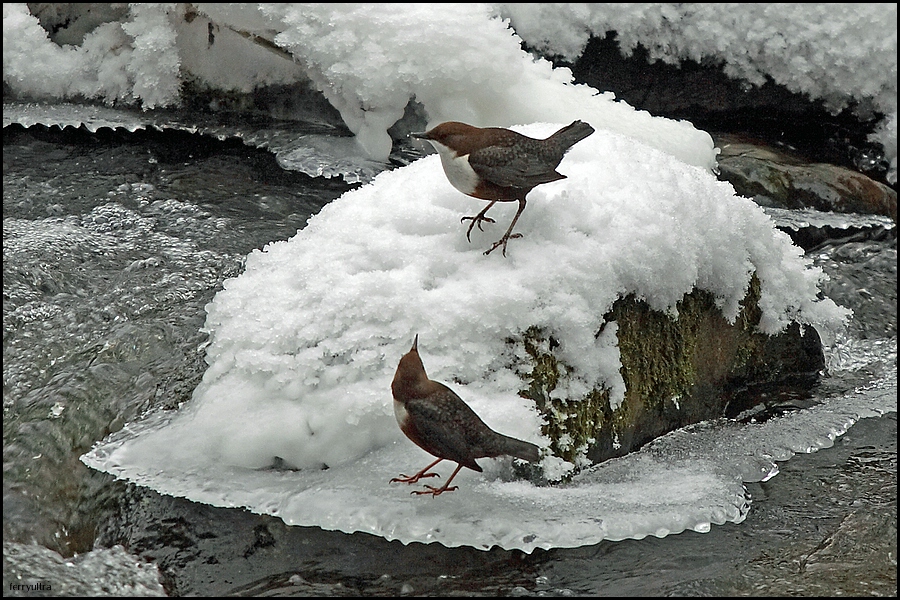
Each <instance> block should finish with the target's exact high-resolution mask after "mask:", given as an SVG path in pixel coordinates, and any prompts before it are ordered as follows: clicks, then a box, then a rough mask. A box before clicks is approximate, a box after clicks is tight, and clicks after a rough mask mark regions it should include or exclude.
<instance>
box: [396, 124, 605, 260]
mask: <svg viewBox="0 0 900 600" xmlns="http://www.w3.org/2000/svg"><path fill="white" fill-rule="evenodd" d="M592 133H594V128H593V127H591V126H590V125H588V124H587V123H585V122H584V121H575V122H574V123H572V124H571V125H567V126H566V127H563V128H562V129H560V130H559V131H557V132H556V133H554V134H553V135H551V136H550V137H548V138H547V139H544V140H537V139H534V138H530V137H528V136H526V135H522V134H521V133H516V132H515V131H511V130H509V129H503V128H502V127H484V128H482V127H473V126H472V125H466V124H465V123H459V122H457V121H448V122H446V123H441V124H440V125H438V126H436V127H434V128H433V129H429V130H428V131H426V132H425V133H412V134H410V135H411V136H413V137H415V138H419V139H423V140H428V141H429V142H431V145H432V146H434V147H435V149H436V150H437V151H438V153H440V155H441V165H443V167H444V173H445V174H446V175H447V179H449V180H450V183H451V184H452V185H453V187H455V188H456V189H458V190H459V191H461V192H462V193H463V194H466V195H468V196H472V197H473V198H480V199H481V200H489V201H490V203H489V204H488V205H487V206H486V207H484V210H482V211H481V212H480V213H478V214H477V215H475V216H474V217H463V218H462V219H461V220H463V221H465V220H467V219H471V220H472V223H471V224H470V225H469V229H468V231H466V238H467V239H468V240H469V241H470V242H471V241H472V239H471V233H472V227H474V226H475V225H478V229H481V223H482V221H487V222H488V223H493V222H494V220H493V219H491V218H490V217H487V216H485V214H486V213H487V211H488V210H489V209H490V208H491V207H492V206H493V205H494V204H495V203H497V202H512V201H513V200H516V201H518V202H519V210H517V211H516V216H515V217H513V220H512V223H510V224H509V229H507V230H506V233H504V234H503V237H502V238H500V239H499V240H498V241H497V242H495V243H494V245H493V246H491V247H490V248H489V249H488V250H487V251H486V252H485V254H490V253H491V252H493V251H494V250H496V249H497V248H498V247H499V246H503V255H504V256H506V244H507V242H508V241H509V240H510V239H511V238H517V237H522V234H521V233H512V230H513V227H514V226H515V224H516V221H518V220H519V215H521V214H522V211H523V210H525V196H526V195H527V194H528V192H530V191H531V190H532V189H533V188H534V187H535V186H538V185H540V184H542V183H549V182H551V181H557V180H559V179H565V178H566V176H565V175H562V174H560V173H557V172H556V167H557V166H559V163H560V162H561V161H562V159H563V156H564V155H565V153H566V152H567V151H568V150H569V148H571V147H572V146H574V145H575V144H577V143H578V142H579V141H581V140H583V139H584V138H586V137H587V136H589V135H591V134H592ZM482 231H483V229H482Z"/></svg>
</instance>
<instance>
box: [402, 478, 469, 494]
mask: <svg viewBox="0 0 900 600" xmlns="http://www.w3.org/2000/svg"><path fill="white" fill-rule="evenodd" d="M447 483H450V482H449V481H448V482H447ZM425 487H426V488H428V489H427V490H413V491H411V492H410V494H415V495H416V496H424V495H425V494H431V495H432V497H433V496H440V495H441V494H443V493H444V492H452V491H454V490H458V489H459V486H458V485H454V486H450V487H447V486H446V485H445V486H444V487H440V488H436V487H431V486H430V485H426V486H425Z"/></svg>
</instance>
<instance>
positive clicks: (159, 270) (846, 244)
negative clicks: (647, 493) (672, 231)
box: [3, 126, 897, 596]
mask: <svg viewBox="0 0 900 600" xmlns="http://www.w3.org/2000/svg"><path fill="white" fill-rule="evenodd" d="M3 162H4V166H3V201H4V204H3V206H4V209H3V256H4V259H3V292H4V303H3V325H4V338H3V340H4V344H3V359H4V360H3V373H4V419H3V437H4V582H5V585H6V582H10V585H12V583H13V582H16V581H18V582H21V583H23V584H25V583H34V582H40V583H42V585H46V586H49V587H48V589H47V590H45V591H44V592H43V593H46V594H48V595H57V594H73V595H82V594H84V595H87V594H97V593H113V594H138V595H142V594H147V593H159V592H161V591H162V590H161V589H160V588H159V587H158V586H155V585H154V583H153V579H154V578H153V577H152V575H153V570H152V567H147V566H142V567H138V566H135V563H136V562H140V561H136V560H135V559H134V557H135V556H136V557H140V558H141V559H143V561H150V562H152V563H155V564H156V566H158V567H159V570H160V573H161V578H162V580H163V582H164V584H165V586H166V591H167V592H168V593H170V594H190V595H201V594H202V595H218V594H248V595H249V594H255V595H258V594H270V595H282V594H288V593H290V594H323V595H356V594H365V595H384V596H395V595H397V594H435V595H439V594H447V595H453V594H461V593H466V594H478V595H496V594H501V595H582V594H616V595H621V594H634V595H661V594H689V595H713V594H714V595H729V594H772V595H775V594H777V595H788V594H803V595H832V594H852V595H863V594H866V595H870V594H871V595H895V594H896V514H897V497H896V490H897V481H896V472H897V471H896V458H897V447H896V440H897V437H896V436H897V422H896V412H890V411H888V414H886V415H885V416H882V417H876V418H868V419H863V420H862V421H860V422H859V423H857V424H856V425H854V426H853V427H852V428H851V429H850V430H849V432H848V433H847V434H846V435H844V436H842V437H840V438H838V441H837V442H836V443H835V446H834V447H833V448H830V449H827V450H822V451H819V452H817V453H815V454H811V455H806V456H798V457H795V458H793V459H791V460H790V461H787V462H784V463H781V464H780V474H779V475H777V476H776V477H774V478H771V479H769V480H767V481H765V482H762V483H748V484H747V485H746V487H747V491H748V493H749V496H750V498H751V499H752V507H751V510H750V512H749V514H748V516H747V518H746V520H745V521H744V522H743V523H738V524H733V523H728V524H726V525H722V526H716V527H713V528H712V530H711V531H710V532H709V533H705V534H698V533H694V532H685V533H683V534H680V535H672V536H668V537H666V538H663V539H657V538H652V537H651V538H645V539H643V540H626V541H622V542H602V543H600V544H596V545H593V546H586V547H582V548H575V549H554V550H548V551H543V550H537V551H535V552H534V553H532V554H530V555H529V554H524V553H522V552H519V551H502V550H496V549H495V550H492V551H489V552H484V551H480V550H475V549H471V548H453V549H447V548H443V547H441V546H439V545H437V544H431V545H422V544H410V545H408V546H404V545H402V544H400V543H399V542H388V541H385V540H384V539H381V538H378V537H374V536H370V535H366V534H352V535H348V534H343V533H338V532H328V531H323V530H320V529H318V528H304V527H288V526H286V525H285V524H284V523H283V522H282V521H280V520H279V519H276V518H272V517H267V516H258V515H253V514H250V513H248V512H245V511H241V510H237V509H222V508H215V507H211V506H207V505H200V504H195V503H191V502H189V501H187V500H184V499H178V498H171V497H167V496H162V495H160V494H158V493H156V492H153V491H151V490H147V489H144V488H139V487H136V486H133V485H130V484H126V483H123V482H119V481H115V480H114V479H113V478H112V477H111V476H109V475H106V474H104V473H99V472H96V471H93V470H91V469H88V468H87V467H85V466H84V465H83V464H82V463H81V462H80V461H79V457H80V456H81V455H82V454H83V453H84V452H86V451H88V450H89V449H90V448H91V446H92V445H93V444H94V443H95V442H97V441H99V440H101V439H103V438H104V437H105V436H106V435H108V434H109V433H111V432H115V431H117V430H119V429H121V428H122V426H123V425H124V424H125V423H127V422H129V421H132V420H134V419H136V418H137V417H139V416H140V415H141V414H143V413H144V412H146V411H147V410H148V409H150V408H154V407H159V406H167V407H177V406H178V405H179V404H180V403H182V402H185V401H188V400H189V399H190V396H191V392H192V391H193V389H194V387H195V386H196V385H197V383H198V382H199V380H200V378H201V376H202V374H203V371H204V368H205V363H204V344H205V339H206V335H205V334H203V333H201V332H200V330H201V328H202V326H203V324H204V320H205V312H204V306H205V305H206V303H208V302H209V301H210V300H211V299H212V298H213V296H214V295H215V293H216V292H217V291H218V290H219V289H221V287H222V283H223V281H224V280H225V279H227V278H229V277H234V276H235V275H237V274H239V273H240V271H241V268H242V260H243V257H244V256H245V255H247V254H248V253H249V252H250V251H251V250H252V249H254V248H261V247H263V246H264V245H265V244H266V243H268V242H270V241H273V240H281V239H286V238H288V237H290V236H292V235H293V234H294V233H295V232H296V231H297V229H299V228H302V227H304V225H305V223H306V220H307V218H308V217H309V216H310V215H312V214H315V213H316V212H317V211H318V210H319V209H320V208H321V207H322V206H324V205H325V204H327V203H328V202H329V201H331V200H332V199H334V198H335V197H337V196H338V195H340V194H341V193H343V192H344V191H346V190H348V189H350V187H351V186H349V185H347V184H345V183H342V182H341V181H340V180H338V179H324V178H321V177H320V178H313V177H308V176H306V175H298V174H292V173H289V172H286V171H284V170H283V169H281V168H280V167H279V166H278V165H277V164H276V162H275V159H274V158H272V156H271V155H270V154H269V153H267V152H265V151H261V150H252V149H248V148H247V147H246V146H244V145H243V144H241V143H240V142H236V141H226V142H216V141H210V140H209V139H208V138H204V137H202V136H197V135H190V134H187V133H178V132H171V131H170V132H165V133H155V132H152V133H148V132H139V133H111V132H110V131H109V130H103V131H101V132H98V133H95V134H89V133H86V132H84V131H83V130H75V129H72V128H67V129H66V130H64V131H60V130H58V129H46V128H43V127H33V128H30V129H27V130H26V129H23V128H21V127H18V126H10V127H6V128H4V151H3ZM875 237H876V239H868V238H866V239H863V238H859V239H857V238H851V239H845V240H840V241H835V242H831V243H826V244H824V245H822V246H820V247H818V248H816V249H814V250H812V251H811V252H812V255H813V256H814V257H815V260H816V262H817V263H818V264H820V265H821V266H823V268H825V270H826V271H827V272H828V274H829V275H830V276H831V278H832V279H831V281H830V282H829V283H828V284H827V286H826V288H825V290H824V291H825V293H826V294H827V295H828V296H830V297H831V298H833V299H834V300H835V301H836V302H838V303H839V304H842V305H844V306H848V307H850V308H852V309H853V310H854V312H855V315H854V319H853V322H852V323H851V326H850V330H849V331H848V333H847V336H846V337H845V338H842V339H839V340H838V341H837V342H836V343H835V345H834V346H833V347H832V348H830V349H829V367H830V369H831V371H832V373H831V375H830V376H829V377H825V378H824V379H823V380H822V381H821V382H820V383H819V384H818V385H817V386H816V387H815V389H813V390H802V391H799V390H774V391H773V390H762V391H759V392H755V393H758V394H759V395H760V398H759V399H758V401H757V402H750V403H749V404H748V405H750V406H753V405H754V404H759V405H762V404H763V403H765V405H766V407H767V412H768V413H772V414H779V413H786V412H792V411H802V410H804V409H805V408H807V407H808V406H810V405H812V404H815V403H818V402H822V401H824V400H826V399H829V398H833V397H840V396H841V395H844V394H849V393H851V392H852V391H854V390H857V391H858V390H863V392H862V393H865V390H867V389H878V390H884V389H887V390H889V391H890V390H891V389H892V390H893V392H891V393H893V394H895V393H896V338H897V331H896V320H897V304H896V285H897V271H896V268H897V254H896V238H895V237H893V236H891V235H882V236H875ZM893 410H894V411H895V410H896V404H894V408H893ZM756 416H757V417H759V416H760V415H759V414H757V415H756ZM747 418H749V417H747ZM116 544H122V545H123V546H124V548H125V551H122V549H121V548H113V547H114V546H115V545H116ZM47 549H50V550H53V551H55V552H56V553H58V554H54V553H49V552H48V551H47ZM76 554H78V555H80V556H79V557H78V558H77V559H76V562H75V564H76V565H78V567H79V568H78V569H71V568H68V569H67V568H66V567H64V566H63V565H64V564H65V563H64V562H63V561H61V560H60V558H59V556H60V555H61V556H62V557H64V558H66V559H68V558H69V557H72V556H73V555H76ZM148 572H149V574H150V576H148ZM101 580H102V582H103V583H102V584H98V583H97V582H98V581H101ZM98 585H99V587H97V586H98ZM34 589H36V588H34ZM11 590H13V588H12V587H8V588H5V592H4V593H14V592H12V591H11ZM31 593H34V594H40V593H41V591H40V590H38V591H34V592H31Z"/></svg>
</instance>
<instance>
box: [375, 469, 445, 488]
mask: <svg viewBox="0 0 900 600" xmlns="http://www.w3.org/2000/svg"><path fill="white" fill-rule="evenodd" d="M426 477H440V475H438V474H437V473H426V472H424V471H419V472H418V473H416V474H415V475H413V476H412V477H410V476H409V475H404V474H403V473H400V477H394V478H393V479H391V480H390V481H388V483H394V482H395V481H397V482H399V483H410V484H412V483H416V482H417V481H419V480H420V479H425V478H426ZM425 487H428V486H425Z"/></svg>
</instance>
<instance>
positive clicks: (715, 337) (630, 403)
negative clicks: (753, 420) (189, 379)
mask: <svg viewBox="0 0 900 600" xmlns="http://www.w3.org/2000/svg"><path fill="white" fill-rule="evenodd" d="M759 290H760V284H759V280H758V279H757V278H756V276H755V275H754V276H753V278H752V280H751V283H750V288H749V291H748V292H747V296H746V297H745V298H744V300H743V301H742V303H741V307H742V308H741V312H740V314H739V315H738V317H737V319H735V322H734V323H728V321H726V320H725V318H724V317H723V316H722V313H721V311H719V309H718V308H717V307H716V305H715V301H714V298H713V296H712V294H710V293H709V292H705V291H701V290H694V291H693V292H691V293H690V294H687V295H685V297H684V298H683V299H682V300H681V301H680V302H679V303H678V305H677V309H678V317H677V318H673V317H671V316H669V315H666V314H664V313H661V312H659V311H655V310H653V309H651V308H650V307H649V305H648V304H647V303H646V302H644V301H641V300H638V299H636V298H635V297H634V296H626V297H624V298H620V299H619V300H617V301H616V302H615V304H613V307H612V310H611V311H610V312H609V313H608V314H606V315H604V323H610V322H613V321H614V322H615V323H617V325H618V331H617V336H618V346H619V353H620V360H621V363H622V368H621V374H622V377H623V379H624V381H625V388H626V391H625V399H624V400H623V401H622V403H621V405H619V406H618V407H616V408H615V409H613V408H612V407H611V406H610V402H609V391H608V390H606V389H594V390H592V391H591V392H590V393H589V394H588V395H587V396H585V397H583V398H568V399H560V398H552V397H551V392H552V391H553V390H554V389H555V388H556V386H557V385H558V383H559V378H560V377H561V373H568V372H571V367H569V366H568V365H562V364H561V363H560V362H559V360H558V359H557V358H556V357H555V356H554V354H553V348H555V347H556V346H557V344H558V342H557V341H556V340H554V339H553V338H552V337H551V336H548V335H547V334H546V333H545V332H543V331H541V330H539V329H537V328H531V329H529V330H527V331H526V332H525V335H524V336H523V338H522V340H521V341H522V343H524V345H525V350H526V352H527V353H528V354H529V355H530V356H531V358H532V362H533V368H532V370H531V372H530V373H529V374H527V375H526V377H525V381H526V384H527V387H525V388H524V389H522V390H521V391H520V392H519V394H520V395H521V396H523V397H525V398H530V399H532V400H534V402H535V404H536V405H537V408H538V410H539V411H540V412H541V414H542V415H543V416H544V418H545V424H544V426H543V429H542V432H543V433H544V434H545V435H547V436H548V437H549V438H550V439H551V440H552V443H551V451H552V452H553V454H555V455H556V456H558V457H560V458H562V459H564V460H566V461H569V462H572V463H574V464H575V465H576V466H584V465H585V464H586V463H597V462H601V461H603V460H606V459H608V458H612V457H615V456H622V455H624V454H627V453H629V452H631V451H633V450H637V449H638V448H640V447H641V446H642V445H644V444H646V443H647V442H649V441H650V440H652V439H654V438H656V437H659V436H661V435H663V434H665V433H668V432H669V431H672V430H674V429H677V428H679V427H683V426H685V425H689V424H691V423H697V422H699V421H703V420H706V419H711V418H716V417H720V416H722V415H724V414H725V408H726V405H727V403H728V401H729V398H730V397H731V395H730V393H729V391H730V390H733V389H735V388H737V387H740V386H747V385H754V384H759V383H770V382H777V381H781V380H784V379H786V378H790V377H795V376H802V377H804V378H815V377H817V376H818V373H819V372H820V371H821V370H822V369H823V368H824V365H825V362H824V353H823V351H822V344H821V341H820V340H819V337H818V334H817V333H816V331H815V329H813V328H812V327H807V328H805V330H802V329H801V327H800V326H799V325H798V324H797V323H794V324H792V325H791V326H790V327H788V328H787V329H786V330H785V331H784V332H783V333H781V334H778V335H775V336H768V335H765V334H763V333H760V332H759V331H758V330H757V325H758V324H759V320H760V310H759V307H758V300H759ZM604 326H605V325H604ZM601 331H602V329H601ZM599 334H600V332H599V331H598V332H597V335H599Z"/></svg>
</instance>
